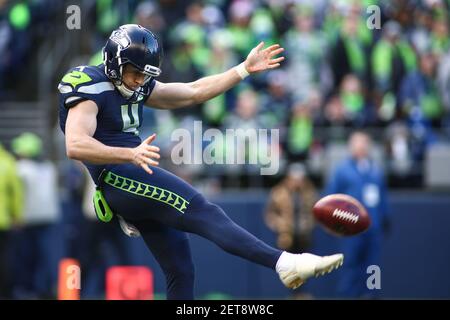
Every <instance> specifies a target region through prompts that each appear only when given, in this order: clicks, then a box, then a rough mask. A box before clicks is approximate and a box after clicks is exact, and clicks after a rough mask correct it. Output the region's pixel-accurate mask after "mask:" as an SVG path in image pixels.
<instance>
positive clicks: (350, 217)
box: [333, 209, 359, 224]
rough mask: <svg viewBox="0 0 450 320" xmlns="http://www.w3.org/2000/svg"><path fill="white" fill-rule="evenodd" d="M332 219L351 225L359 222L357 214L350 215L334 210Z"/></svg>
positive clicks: (347, 212) (349, 213)
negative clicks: (347, 222) (350, 223)
mask: <svg viewBox="0 0 450 320" xmlns="http://www.w3.org/2000/svg"><path fill="white" fill-rule="evenodd" d="M333 217H337V218H339V219H342V220H346V221H350V222H352V223H355V224H356V223H357V222H358V220H359V216H358V215H357V214H354V213H351V212H349V211H345V210H341V209H334V211H333Z"/></svg>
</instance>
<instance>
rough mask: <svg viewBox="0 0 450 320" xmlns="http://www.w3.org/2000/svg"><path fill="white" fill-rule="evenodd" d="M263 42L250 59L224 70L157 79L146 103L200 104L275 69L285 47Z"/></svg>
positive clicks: (162, 105) (164, 105) (165, 105)
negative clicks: (186, 78) (180, 79)
mask: <svg viewBox="0 0 450 320" xmlns="http://www.w3.org/2000/svg"><path fill="white" fill-rule="evenodd" d="M263 45H264V43H263V42H261V43H260V44H259V45H258V46H256V47H255V48H253V50H252V51H250V53H249V55H248V56H247V59H246V60H245V61H244V62H243V63H242V64H241V65H239V66H237V67H234V68H231V69H229V70H227V71H225V72H223V73H220V74H216V75H212V76H208V77H204V78H201V79H199V80H197V81H194V82H189V83H179V82H174V83H162V82H158V81H157V82H156V85H155V88H154V89H153V92H152V94H151V95H150V97H149V98H148V99H147V101H146V104H147V105H149V106H152V107H154V108H160V109H175V108H182V107H186V106H190V105H195V104H200V103H203V102H205V101H207V100H209V99H212V98H214V97H216V96H218V95H219V94H221V93H223V92H225V91H227V90H229V89H230V88H232V87H234V86H235V85H236V84H237V83H239V82H240V81H241V80H242V79H243V76H242V74H245V73H246V72H247V73H248V74H252V73H256V72H260V71H264V70H268V69H274V68H277V67H279V66H280V62H281V61H282V60H284V57H278V58H275V56H276V55H278V54H279V53H281V52H282V51H283V50H284V49H283V48H280V46H279V45H278V44H276V45H273V46H270V47H268V48H266V49H262V47H263Z"/></svg>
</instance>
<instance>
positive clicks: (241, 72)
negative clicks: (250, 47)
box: [236, 62, 250, 79]
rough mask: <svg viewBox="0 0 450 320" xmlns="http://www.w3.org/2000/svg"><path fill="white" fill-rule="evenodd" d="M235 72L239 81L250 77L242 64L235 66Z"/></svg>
mask: <svg viewBox="0 0 450 320" xmlns="http://www.w3.org/2000/svg"><path fill="white" fill-rule="evenodd" d="M236 71H237V73H238V74H239V76H240V77H241V79H245V78H247V77H248V76H249V75H250V73H248V71H247V69H246V68H245V63H244V62H242V63H241V64H239V65H237V66H236Z"/></svg>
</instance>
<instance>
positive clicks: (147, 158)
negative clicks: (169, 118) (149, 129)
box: [132, 133, 160, 174]
mask: <svg viewBox="0 0 450 320" xmlns="http://www.w3.org/2000/svg"><path fill="white" fill-rule="evenodd" d="M155 138H156V134H155V133H154V134H152V135H151V136H150V137H148V138H147V139H145V140H144V141H143V142H142V143H141V144H140V145H139V146H137V147H136V148H133V149H132V150H133V161H132V162H133V163H134V164H135V165H137V166H139V167H141V168H142V169H144V170H145V171H146V172H147V173H148V174H152V173H153V171H152V169H150V167H149V165H150V166H157V165H159V162H158V161H156V160H155V159H159V158H160V155H159V148H158V147H156V146H151V145H150V144H151V143H152V142H153V140H155Z"/></svg>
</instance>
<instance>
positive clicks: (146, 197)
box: [103, 164, 343, 288]
mask: <svg viewBox="0 0 450 320" xmlns="http://www.w3.org/2000/svg"><path fill="white" fill-rule="evenodd" d="M152 170H153V174H152V175H148V174H147V173H146V172H145V171H143V170H141V169H140V168H137V167H135V166H134V165H130V164H124V165H117V166H114V167H112V168H111V169H110V172H109V173H108V174H107V175H106V176H105V178H104V182H105V183H104V185H103V190H104V194H105V198H106V200H107V201H108V203H109V204H110V206H111V208H112V210H113V212H115V213H116V214H120V215H121V216H123V217H124V218H125V219H126V220H133V221H139V220H148V219H151V220H154V221H158V222H160V223H161V224H164V225H166V226H169V227H172V228H175V229H179V230H182V231H186V232H191V233H196V234H198V235H200V236H202V237H204V238H207V239H209V240H211V241H213V242H214V243H216V244H217V245H218V246H219V247H221V248H223V249H224V250H226V251H227V252H229V253H231V254H234V255H237V256H240V257H242V258H244V259H247V260H249V261H252V262H255V263H258V264H260V265H263V266H266V267H269V268H272V269H275V270H276V271H277V272H278V274H279V276H280V278H281V280H282V282H283V283H284V284H285V285H286V286H287V287H289V288H296V287H298V286H299V285H301V284H302V283H303V282H304V281H305V280H307V279H308V278H310V277H312V276H319V275H322V274H325V273H327V272H330V271H331V270H333V269H334V268H337V267H339V266H340V265H341V264H342V261H343V256H342V255H341V254H338V255H333V256H327V257H319V256H315V255H312V254H307V253H305V254H298V255H294V254H290V253H287V252H282V251H280V250H278V249H275V248H273V247H270V246H268V245H267V244H265V243H264V242H263V241H261V240H259V239H257V238H256V237H254V236H253V235H251V234H250V233H249V232H247V231H246V230H244V229H242V228H241V227H239V226H238V225H237V224H235V223H234V222H233V221H232V220H231V219H230V218H229V217H228V216H227V215H226V214H225V213H224V212H223V210H222V209H221V208H219V207H218V206H217V205H214V204H212V203H210V202H208V201H206V200H205V198H204V197H203V196H202V195H201V194H200V193H198V192H197V191H196V190H195V189H194V188H192V187H191V186H190V185H189V184H187V183H186V182H185V181H183V180H181V179H180V178H178V177H177V176H175V175H173V174H171V173H170V172H167V171H166V170H164V169H161V168H158V167H153V168H152ZM282 253H283V254H282Z"/></svg>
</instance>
